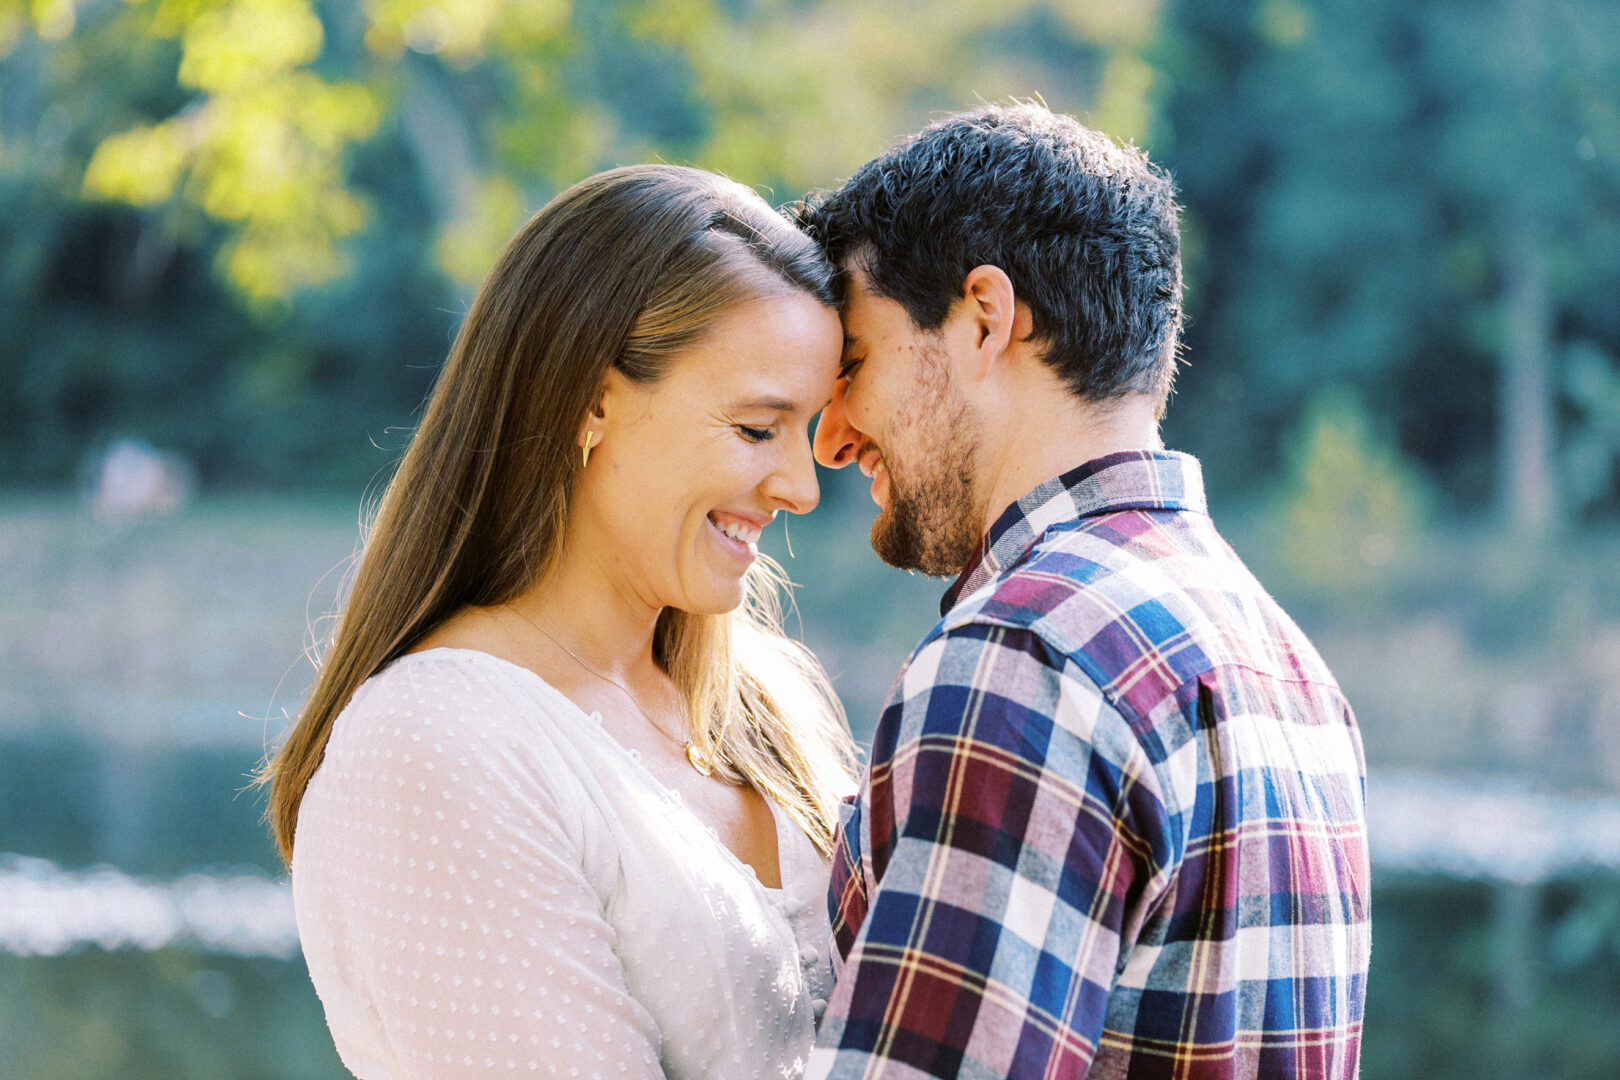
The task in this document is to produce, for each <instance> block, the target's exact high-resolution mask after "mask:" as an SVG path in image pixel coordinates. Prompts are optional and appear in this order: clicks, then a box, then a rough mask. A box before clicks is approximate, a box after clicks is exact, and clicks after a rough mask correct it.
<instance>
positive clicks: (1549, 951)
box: [1361, 873, 1620, 1080]
mask: <svg viewBox="0 0 1620 1080" xmlns="http://www.w3.org/2000/svg"><path fill="white" fill-rule="evenodd" d="M1617 909H1620V880H1617V879H1616V878H1615V877H1614V876H1613V875H1612V874H1602V873H1594V874H1591V875H1589V876H1584V877H1579V878H1567V879H1560V880H1557V881H1552V882H1548V883H1546V884H1543V885H1540V886H1535V887H1526V886H1515V885H1503V884H1500V883H1492V882H1457V881H1448V880H1446V879H1444V878H1431V877H1418V876H1387V875H1386V876H1385V877H1384V878H1383V879H1382V881H1381V883H1380V885H1379V887H1378V888H1377V889H1376V890H1375V892H1374V898H1373V910H1374V913H1375V914H1374V919H1375V920H1376V923H1377V927H1378V947H1377V951H1378V953H1379V954H1380V956H1381V957H1382V962H1380V961H1379V960H1378V959H1376V958H1375V961H1374V965H1373V970H1372V976H1371V980H1370V986H1369V991H1368V995H1367V1020H1366V1037H1365V1042H1364V1043H1363V1056H1362V1068H1361V1074H1362V1076H1364V1077H1367V1078H1368V1080H1374V1078H1377V1077H1391V1078H1394V1077H1403V1078H1404V1077H1434V1078H1438V1077H1458V1078H1461V1077H1475V1076H1534V1077H1537V1078H1538V1080H1541V1078H1545V1080H1554V1078H1559V1080H1563V1078H1568V1080H1584V1078H1587V1077H1599V1076H1612V1075H1614V1069H1615V1063H1616V1062H1617V1061H1620V1026H1616V1025H1615V1023H1614V1022H1613V1017H1614V1009H1615V1007H1616V1003H1617V1002H1620V919H1617V918H1616V911H1617ZM1566 943H1567V944H1566ZM1396 957H1398V958H1399V966H1398V967H1397V966H1396V964H1394V963H1392V962H1391V961H1392V960H1393V958H1396Z"/></svg>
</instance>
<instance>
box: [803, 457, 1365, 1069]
mask: <svg viewBox="0 0 1620 1080" xmlns="http://www.w3.org/2000/svg"><path fill="white" fill-rule="evenodd" d="M942 608H943V611H944V618H943V619H942V620H941V621H940V622H939V623H938V624H937V625H936V626H935V627H934V628H933V630H931V631H930V632H929V634H928V635H927V636H926V637H925V638H924V639H923V641H922V643H921V644H920V645H919V646H918V647H917V649H916V651H915V652H914V653H913V654H912V655H911V658H910V659H909V660H908V661H907V663H906V666H905V668H904V669H903V671H902V672H901V675H900V677H899V679H898V680H897V681H896V684H895V689H894V690H893V691H892V692H891V695H890V700H889V704H888V706H887V708H886V709H885V710H884V713H883V716H882V719H881V720H880V722H879V724H878V728H877V733H876V736H875V738H874V741H873V745H872V755H871V769H870V772H869V775H868V778H867V781H866V783H865V784H864V785H863V787H862V790H861V793H860V796H859V798H858V800H857V801H856V803H855V805H854V806H853V807H851V808H850V813H849V814H848V816H847V817H846V820H845V823H844V828H843V831H842V835H841V837H840V841H839V848H838V851H837V853H836V855H835V856H834V860H833V883H832V895H831V908H832V912H833V919H834V925H833V932H834V937H835V940H836V945H837V953H838V955H839V957H841V958H842V962H841V963H839V962H838V961H837V960H835V967H837V968H838V969H839V979H838V983H837V987H836V989H835V991H834V993H833V996H832V999H831V1001H830V1003H829V1005H828V1009H827V1013H826V1018H825V1020H824V1022H823V1024H822V1027H821V1032H820V1036H819V1038H818V1046H817V1049H816V1050H815V1052H814V1054H813V1056H812V1058H811V1061H810V1064H809V1067H808V1070H807V1074H806V1075H807V1077H808V1078H810V1080H823V1078H827V1077H832V1078H837V1080H853V1078H855V1077H884V1078H889V1080H895V1078H913V1077H973V1078H976V1080H987V1078H991V1077H996V1078H1002V1077H1006V1078H1013V1080H1023V1078H1037V1077H1039V1078H1045V1080H1057V1078H1077V1077H1119V1078H1125V1077H1129V1078H1131V1080H1157V1078H1160V1077H1163V1078H1166V1080H1169V1078H1175V1080H1203V1078H1213V1077H1222V1078H1225V1077H1255V1076H1261V1077H1289V1078H1300V1080H1303V1078H1319V1077H1334V1078H1338V1077H1353V1076H1355V1075H1356V1074H1357V1067H1358V1058H1359V1051H1360V1036H1361V1020H1362V1006H1363V1002H1364V994H1365V983H1366V973H1367V961H1368V952H1369V923H1368V901H1369V896H1368V863H1367V846H1366V835H1365V810H1364V800H1365V790H1364V789H1365V771H1364V766H1363V761H1362V755H1361V742H1360V735H1359V733H1358V731H1357V728H1356V724H1355V720H1354V717H1353V716H1352V714H1351V711H1350V708H1349V706H1348V704H1347V703H1346V702H1345V699H1344V697H1343V695H1342V694H1341V692H1340V690H1339V687H1338V685H1337V684H1336V683H1335V681H1334V679H1333V677H1332V675H1331V674H1329V672H1328V670H1327V668H1326V667H1325V666H1324V665H1323V663H1322V660H1321V659H1320V657H1319V656H1318V655H1317V653H1316V651H1315V649H1313V648H1312V647H1311V645H1310V643H1309V642H1308V641H1307V640H1306V639H1305V636H1304V635H1303V634H1302V633H1301V632H1300V630H1299V629H1298V627H1296V626H1295V625H1294V623H1293V622H1292V621H1291V620H1290V619H1289V618H1288V616H1286V615H1285V614H1284V613H1283V612H1282V610H1281V609H1280V608H1279V607H1278V606H1277V604H1276V603H1275V602H1274V601H1273V600H1272V599H1271V597H1270V596H1268V595H1267V594H1266V592H1265V590H1264V589H1262V588H1261V586H1260V585H1259V583H1258V582H1257V581H1256V580H1255V579H1254V577H1253V576H1252V575H1251V574H1250V573H1249V572H1248V570H1247V569H1246V568H1245V567H1244V566H1243V564H1242V563H1241V562H1240V561H1239V560H1238V558H1237V556H1236V555H1235V554H1234V553H1233V552H1232V550H1231V548H1229V547H1228V546H1227V544H1226V543H1225V541H1224V540H1222V539H1221V537H1220V536H1219V534H1217V533H1216V531H1215V529H1214V527H1213V525H1212V524H1211V522H1210V520H1209V517H1208V515H1207V512H1206V510H1205V505H1204V495H1203V488H1202V477H1201V473H1200V470H1199V467H1198V462H1197V461H1196V460H1195V459H1193V458H1191V457H1188V456H1186V455H1183V454H1175V453H1168V452H1131V453H1124V454H1114V455H1111V456H1109V457H1105V458H1100V459H1098V460H1096V461H1092V462H1089V463H1087V464H1085V465H1083V466H1081V467H1079V468H1077V469H1074V470H1072V471H1071V472H1069V473H1066V474H1065V475H1063V476H1061V477H1058V478H1057V479H1055V480H1051V481H1048V482H1047V483H1045V484H1042V485H1041V486H1040V487H1038V488H1036V489H1035V490H1034V491H1032V492H1030V493H1029V494H1028V495H1026V496H1025V497H1024V498H1022V499H1020V500H1019V501H1018V502H1017V503H1016V504H1014V505H1013V506H1012V507H1010V508H1008V510H1007V512H1006V513H1005V514H1003V515H1002V517H1001V518H1000V519H999V520H998V521H997V523H996V524H995V526H994V527H993V528H992V529H991V531H990V533H989V534H988V536H987V537H986V538H985V540H984V542H983V543H982V545H981V547H980V551H979V553H978V555H977V556H976V557H975V559H974V560H973V562H971V563H970V564H969V567H968V569H967V570H966V571H965V572H964V573H963V575H962V577H961V578H960V579H959V580H958V581H957V583H956V585H955V586H953V587H952V589H951V590H950V592H948V593H947V594H946V596H945V601H944V604H943V605H942Z"/></svg>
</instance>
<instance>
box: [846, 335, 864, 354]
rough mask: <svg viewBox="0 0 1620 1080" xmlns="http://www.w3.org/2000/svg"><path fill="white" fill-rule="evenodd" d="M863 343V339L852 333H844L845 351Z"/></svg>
mask: <svg viewBox="0 0 1620 1080" xmlns="http://www.w3.org/2000/svg"><path fill="white" fill-rule="evenodd" d="M860 343H861V339H860V338H858V337H855V336H854V335H852V334H845V335H844V351H845V352H848V351H849V350H851V349H853V348H854V347H855V346H857V345H859V344H860Z"/></svg>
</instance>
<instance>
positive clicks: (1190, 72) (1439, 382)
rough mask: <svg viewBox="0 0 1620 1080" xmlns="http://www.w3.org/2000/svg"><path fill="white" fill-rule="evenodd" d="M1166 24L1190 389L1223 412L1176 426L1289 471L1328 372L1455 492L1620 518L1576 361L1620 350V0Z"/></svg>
mask: <svg viewBox="0 0 1620 1080" xmlns="http://www.w3.org/2000/svg"><path fill="white" fill-rule="evenodd" d="M1166 27H1167V30H1166V33H1165V34H1164V35H1163V39H1162V43H1161V45H1160V48H1159V52H1158V54H1157V58H1156V59H1157V62H1158V64H1159V65H1160V66H1161V68H1163V69H1164V70H1166V71H1168V72H1169V73H1170V79H1171V81H1172V82H1173V83H1174V87H1175V89H1174V93H1173V94H1171V95H1170V96H1169V97H1168V99H1167V100H1166V101H1165V105H1164V116H1165V122H1166V123H1167V125H1168V127H1169V130H1170V133H1171V134H1173V136H1174V140H1175V141H1174V144H1173V146H1174V153H1173V155H1172V156H1173V159H1174V162H1175V164H1176V166H1177V168H1178V176H1179V179H1180V181H1181V183H1182V186H1183V190H1184V192H1185V196H1186V199H1187V201H1188V203H1189V205H1190V208H1191V213H1192V218H1193V221H1192V228H1191V235H1192V237H1193V239H1194V240H1195V242H1196V243H1195V245H1194V251H1195V254H1196V256H1197V257H1196V259H1195V261H1194V263H1193V266H1192V271H1193V288H1192V292H1191V300H1190V305H1191V311H1192V323H1191V326H1190V329H1189V335H1188V340H1189V344H1190V346H1191V348H1190V356H1191V359H1192V366H1191V368H1190V370H1189V371H1188V372H1187V373H1186V377H1185V379H1184V383H1183V385H1184V387H1185V389H1186V390H1187V396H1188V397H1189V398H1194V397H1201V396H1205V395H1207V396H1208V397H1209V398H1211V399H1213V401H1214V402H1217V403H1218V404H1219V406H1220V407H1219V408H1213V409H1209V410H1198V409H1196V408H1194V409H1186V410H1185V411H1186V412H1187V413H1188V414H1189V415H1187V416H1186V417H1185V418H1183V417H1181V416H1179V415H1177V414H1178V413H1179V412H1181V411H1183V407H1182V406H1178V407H1177V410H1176V411H1175V412H1172V420H1173V422H1174V423H1176V424H1178V425H1181V430H1184V431H1185V432H1186V433H1187V435H1188V438H1189V440H1190V441H1191V442H1192V443H1193V444H1194V445H1196V446H1198V448H1199V449H1202V450H1204V452H1205V455H1206V456H1208V457H1211V458H1213V459H1214V460H1215V463H1216V466H1217V467H1216V469H1215V475H1216V479H1217V482H1224V483H1230V484H1233V485H1237V484H1239V483H1245V482H1246V481H1245V480H1243V479H1242V478H1246V477H1252V476H1255V475H1267V474H1275V473H1276V472H1278V471H1279V467H1280V465H1281V463H1282V460H1283V458H1284V456H1285V446H1284V438H1285V433H1287V432H1289V431H1291V430H1292V427H1293V425H1292V423H1291V422H1290V421H1291V419H1292V418H1293V417H1295V416H1297V415H1299V413H1300V410H1302V409H1303V408H1304V407H1305V405H1306V402H1307V401H1308V400H1309V398H1310V394H1311V390H1312V387H1314V386H1316V385H1318V384H1322V383H1346V384H1349V385H1354V386H1356V387H1358V388H1359V389H1360V391H1361V393H1362V394H1363V396H1364V398H1365V400H1367V401H1368V402H1369V404H1370V406H1371V408H1372V409H1373V410H1374V411H1375V412H1378V413H1380V414H1384V415H1388V416H1391V417H1392V418H1394V420H1395V422H1396V430H1397V436H1398V439H1399V443H1400V445H1401V447H1402V448H1403V450H1404V451H1405V452H1407V453H1411V454H1413V455H1415V456H1416V457H1417V458H1418V459H1419V460H1421V461H1422V462H1423V463H1424V464H1425V465H1426V466H1428V467H1429V468H1431V469H1432V470H1434V471H1435V473H1436V474H1437V475H1438V477H1439V478H1440V480H1441V482H1442V485H1443V487H1444V488H1445V489H1446V490H1447V492H1448V493H1449V494H1450V495H1451V496H1452V502H1453V505H1454V506H1460V507H1464V508H1468V507H1479V508H1483V507H1485V506H1488V505H1492V504H1494V505H1496V506H1497V507H1499V508H1500V510H1501V514H1502V518H1503V520H1504V521H1505V522H1506V523H1507V524H1509V525H1510V526H1511V527H1512V528H1514V529H1516V530H1521V531H1528V532H1532V533H1534V532H1537V531H1542V530H1546V529H1548V528H1552V527H1553V526H1554V525H1555V524H1556V523H1557V522H1558V521H1559V520H1560V519H1563V518H1567V517H1569V516H1570V515H1572V514H1575V513H1577V512H1580V511H1582V510H1583V509H1595V510H1597V511H1600V512H1602V511H1606V512H1609V513H1612V512H1613V511H1614V510H1615V509H1616V507H1617V503H1620V498H1617V497H1620V491H1617V490H1616V487H1615V485H1614V483H1613V476H1612V467H1611V463H1612V460H1613V456H1614V452H1615V451H1616V450H1620V444H1615V443H1612V442H1610V441H1608V440H1609V436H1608V435H1607V434H1606V433H1607V432H1609V431H1610V430H1611V425H1610V422H1609V421H1607V420H1606V419H1604V415H1605V414H1604V413H1603V409H1604V408H1606V406H1602V405H1600V404H1598V399H1597V398H1594V397H1593V396H1592V395H1591V394H1586V395H1585V396H1584V397H1583V396H1581V393H1582V392H1581V391H1580V390H1578V389H1576V388H1574V387H1573V386H1566V381H1565V380H1564V379H1562V378H1561V377H1560V374H1559V371H1558V359H1559V357H1560V356H1561V355H1562V354H1563V352H1564V351H1565V350H1566V349H1567V348H1569V347H1571V346H1572V345H1573V344H1574V343H1576V342H1584V343H1586V347H1589V348H1590V349H1595V350H1597V353H1601V354H1603V355H1606V356H1609V357H1612V356H1614V355H1615V354H1616V353H1617V352H1620V320H1617V316H1616V306H1615V305H1614V304H1613V303H1612V302H1610V301H1611V300H1612V297H1613V296H1614V295H1615V294H1616V291H1617V289H1620V110H1616V108H1615V105H1614V103H1615V102H1616V101H1617V100H1620V51H1617V50H1616V49H1615V48H1614V43H1615V42H1616V40H1620V9H1616V8H1615V7H1614V5H1612V4H1610V3H1606V2H1605V0H1488V2H1485V3H1475V2H1466V3H1464V2H1460V0H1455V2H1454V0H1430V2H1427V3H1424V4H1418V5H1411V4H1399V3H1394V2H1392V0H1358V2H1356V3H1350V2H1348V0H1228V2H1222V3H1202V2H1200V3H1190V2H1188V3H1181V4H1178V5H1176V7H1175V9H1174V10H1173V12H1172V13H1171V14H1170V15H1169V16H1168V17H1167V19H1166ZM1597 353H1592V352H1588V353H1587V354H1585V355H1587V356H1588V357H1590V356H1592V355H1597ZM1587 368H1588V369H1589V370H1590V369H1591V365H1590V364H1588V365H1587ZM1608 370H1610V371H1612V370H1613V368H1612V365H1610V366H1609V368H1608ZM1590 385H1593V380H1592V379H1591V378H1585V381H1584V382H1583V383H1582V386H1583V387H1588V386H1590ZM1605 400H1606V399H1605ZM1571 412H1573V413H1574V414H1575V415H1574V416H1573V418H1571V417H1569V416H1567V415H1566V414H1568V413H1571ZM1567 419H1573V420H1574V421H1575V423H1574V424H1568V423H1566V422H1565V421H1566V420H1567ZM1576 446H1579V448H1580V449H1579V451H1578V452H1573V449H1572V448H1574V447H1576ZM1566 451H1569V452H1566ZM1561 454H1562V460H1563V461H1564V462H1565V463H1566V475H1564V476H1560V475H1559V461H1560V455H1561ZM1600 459H1601V460H1600ZM1567 470H1575V472H1576V473H1578V475H1575V474H1569V473H1568V472H1567Z"/></svg>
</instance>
